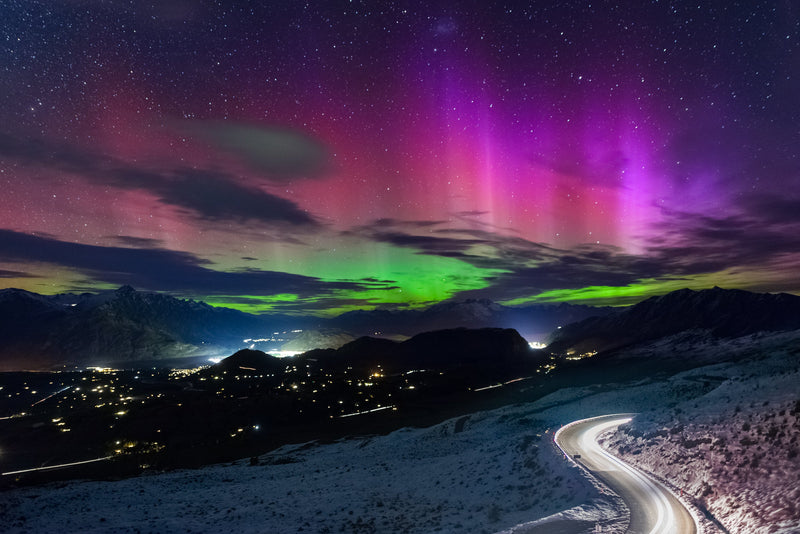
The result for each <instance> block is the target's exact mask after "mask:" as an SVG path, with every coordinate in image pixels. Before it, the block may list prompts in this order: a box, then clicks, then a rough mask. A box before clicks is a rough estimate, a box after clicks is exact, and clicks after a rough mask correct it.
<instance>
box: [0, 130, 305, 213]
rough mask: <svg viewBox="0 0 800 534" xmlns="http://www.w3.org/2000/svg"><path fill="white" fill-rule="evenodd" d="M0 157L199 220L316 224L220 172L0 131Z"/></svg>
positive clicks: (293, 206) (294, 208)
mask: <svg viewBox="0 0 800 534" xmlns="http://www.w3.org/2000/svg"><path fill="white" fill-rule="evenodd" d="M0 156H4V157H7V158H13V159H16V160H17V161H21V162H23V163H25V164H27V165H36V166H43V167H46V168H51V169H57V170H61V171H65V172H69V173H71V174H74V175H76V176H79V177H81V178H83V179H85V180H87V181H88V182H90V183H94V184H102V185H105V186H112V187H115V188H118V189H123V190H141V191H147V192H150V193H151V194H153V195H154V196H156V197H157V198H158V199H159V200H160V201H161V202H162V203H164V204H169V205H172V206H175V207H177V208H180V209H183V210H185V211H186V212H187V213H188V214H190V215H191V216H193V217H195V218H196V219H198V220H200V221H206V222H210V223H214V222H219V221H234V222H237V223H245V222H256V223H263V224H267V225H283V226H287V227H293V228H295V229H297V228H303V227H307V228H317V227H319V226H320V224H319V222H318V221H317V220H316V219H314V217H312V216H311V215H310V214H309V213H307V212H306V211H304V210H302V209H301V208H300V207H299V206H298V205H297V204H296V203H294V202H292V201H291V200H288V199H286V198H283V197H280V196H277V195H274V194H272V193H269V192H267V191H264V190H262V189H260V188H258V187H253V186H251V185H247V184H243V183H241V182H239V181H237V180H236V179H235V178H234V177H233V176H231V175H229V174H227V173H225V172H222V171H211V170H198V169H187V168H183V169H164V170H161V169H156V170H153V169H149V168H144V167H135V166H132V165H129V164H127V163H124V162H121V161H118V160H115V159H113V158H109V157H107V156H103V155H98V154H92V153H90V152H87V151H85V150H83V149H80V148H77V147H73V146H70V145H59V144H55V143H49V142H45V141H43V140H41V139H20V138H16V137H14V136H10V135H6V134H0Z"/></svg>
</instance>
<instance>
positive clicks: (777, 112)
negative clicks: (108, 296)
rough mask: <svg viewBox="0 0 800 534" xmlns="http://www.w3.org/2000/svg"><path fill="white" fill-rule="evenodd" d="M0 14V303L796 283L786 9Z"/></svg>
mask: <svg viewBox="0 0 800 534" xmlns="http://www.w3.org/2000/svg"><path fill="white" fill-rule="evenodd" d="M0 9H2V17H0V18H1V19H2V20H0V30H1V31H0V47H2V51H0V69H1V71H0V72H2V75H1V76H0V188H1V189H0V191H1V193H0V278H2V279H1V280H0V287H19V288H24V289H27V290H31V291H35V292H38V293H47V294H51V293H59V292H65V291H97V290H101V289H110V288H116V287H118V286H120V285H123V284H130V285H132V286H134V287H135V288H136V289H139V290H147V291H160V292H166V293H168V294H171V295H174V296H178V297H184V298H195V299H202V300H205V301H207V302H209V303H212V304H215V305H225V306H232V307H236V308H239V309H242V310H246V311H251V312H270V311H272V312H288V313H314V314H335V313H340V312H343V311H347V310H351V309H358V308H375V307H402V306H411V307H420V306H426V305H430V304H432V303H435V302H439V301H442V300H446V299H451V298H452V299H465V298H489V299H492V300H495V301H497V302H501V303H504V304H509V305H519V304H525V303H533V302H561V301H567V302H583V303H589V304H629V303H632V302H636V301H638V300H641V299H643V298H645V297H647V296H651V295H654V294H662V293H665V292H667V291H670V290H673V289H678V288H681V287H692V288H696V289H699V288H705V287H711V286H714V285H719V286H722V287H728V288H743V289H750V290H756V291H788V292H795V293H798V292H800V276H798V268H797V265H798V264H800V4H798V3H797V2H795V1H793V0H775V1H768V2H766V1H765V2H736V1H729V0H720V1H708V2H705V1H704V2H697V1H695V2H692V3H689V2H683V1H674V2H667V1H652V2H644V1H642V2H622V3H614V2H588V1H583V2H545V1H542V2H530V3H526V2H478V1H475V2H470V1H464V2H454V1H448V2H436V1H431V2H377V1H375V2H355V1H353V2H347V1H341V2H334V1H325V2H312V3H309V4H306V5H304V3H302V2H294V1H286V2H234V1H221V2H207V1H188V0H186V1H184V0H171V1H168V2H157V3H155V4H148V3H144V2H127V1H122V0H106V1H99V0H71V1H66V0H65V1H59V2H50V1H45V0H42V1H38V2H35V1H18V0H6V1H4V2H3V4H2V8H0Z"/></svg>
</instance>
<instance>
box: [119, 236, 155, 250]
mask: <svg viewBox="0 0 800 534" xmlns="http://www.w3.org/2000/svg"><path fill="white" fill-rule="evenodd" d="M106 239H109V240H111V241H116V242H117V243H119V244H120V245H122V246H127V247H132V248H161V247H162V245H163V244H164V242H163V241H162V240H160V239H150V238H147V237H134V236H130V235H109V236H106Z"/></svg>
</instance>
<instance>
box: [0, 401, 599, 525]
mask: <svg viewBox="0 0 800 534" xmlns="http://www.w3.org/2000/svg"><path fill="white" fill-rule="evenodd" d="M537 412H538V409H537V408H536V407H535V406H532V405H526V406H522V407H517V408H513V407H511V408H505V409H501V410H496V411H493V412H485V413H478V414H473V415H470V416H465V417H462V418H457V419H453V420H450V421H447V422H445V423H443V424H440V425H437V426H434V427H431V428H427V429H402V430H399V431H396V432H394V433H392V434H389V435H387V436H381V437H367V438H363V439H350V440H345V441H341V442H338V443H334V444H328V445H313V444H306V445H299V446H298V445H295V446H287V447H283V448H281V449H278V450H276V451H274V452H272V453H270V454H268V455H263V456H261V457H260V459H259V465H257V466H251V465H250V462H249V460H241V461H239V462H236V463H235V464H226V465H217V466H211V467H207V468H204V469H197V470H182V471H175V472H170V473H164V474H158V475H152V476H142V477H138V478H132V479H127V480H120V481H116V482H71V483H68V484H60V485H50V486H47V487H40V488H31V489H20V490H15V491H11V492H7V493H6V494H4V495H3V497H4V499H0V524H3V525H6V526H8V527H10V529H9V530H6V531H10V532H45V531H50V530H51V529H52V528H53V527H54V525H58V526H59V528H60V529H61V530H62V531H66V532H78V531H79V532H93V531H95V532H100V531H113V532H148V531H151V532H189V531H192V532H237V533H238V532H259V533H260V532H281V533H284V532H320V533H322V532H386V533H389V532H391V533H395V532H418V533H422V532H436V531H441V532H495V531H498V530H502V529H507V528H510V527H513V526H514V525H517V524H521V523H525V522H527V521H530V520H531V519H535V518H538V517H543V516H546V515H550V514H553V513H556V512H558V511H560V510H563V509H567V508H571V507H573V506H576V505H579V504H582V503H586V502H590V501H592V500H593V499H599V501H597V502H595V504H596V505H597V506H598V507H600V508H604V509H606V510H607V509H608V508H609V505H608V503H609V502H611V501H610V500H609V499H608V498H603V496H602V495H600V494H599V493H598V491H597V490H596V489H595V488H594V487H593V486H592V484H591V483H589V482H588V481H586V480H585V479H583V478H582V477H580V475H578V474H577V470H576V469H575V468H572V467H569V466H568V465H567V463H566V462H564V461H563V459H562V458H561V457H560V456H559V455H558V453H557V452H556V451H555V448H554V447H553V445H552V427H551V423H550V422H548V420H547V419H548V418H547V417H546V414H541V413H537ZM542 416H544V418H542ZM548 429H549V430H550V431H549V432H546V431H548ZM603 499H605V500H603ZM604 503H605V504H604ZM598 513H601V512H598ZM584 515H587V516H589V517H591V516H592V507H591V506H590V507H589V508H588V509H587V511H585V514H584ZM595 515H597V514H595Z"/></svg>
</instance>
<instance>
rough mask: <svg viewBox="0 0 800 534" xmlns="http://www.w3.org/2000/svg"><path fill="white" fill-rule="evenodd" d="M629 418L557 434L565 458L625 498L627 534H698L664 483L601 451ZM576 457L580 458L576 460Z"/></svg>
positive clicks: (589, 422)
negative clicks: (602, 444)
mask: <svg viewBox="0 0 800 534" xmlns="http://www.w3.org/2000/svg"><path fill="white" fill-rule="evenodd" d="M631 417H632V416H631V415H630V414H616V415H605V416H600V417H593V418H591V419H583V420H580V421H575V422H573V423H570V424H568V425H565V426H563V427H561V428H560V429H559V430H558V431H557V432H556V434H555V436H554V440H555V443H556V445H557V446H558V447H559V448H560V449H561V451H562V452H563V453H564V456H566V457H568V458H571V459H572V461H574V462H575V463H577V464H578V465H580V466H582V467H583V468H584V469H586V471H588V472H589V473H591V474H592V475H593V476H595V477H596V478H598V479H600V480H601V481H602V482H603V483H604V484H606V485H607V486H608V487H609V488H610V489H611V490H612V491H614V492H615V493H617V494H618V495H619V496H620V497H622V499H623V501H625V504H626V505H628V508H629V509H630V512H631V521H630V524H629V527H628V530H627V532H629V533H631V534H633V533H636V534H696V533H697V532H699V531H700V529H699V526H698V524H697V521H696V519H695V518H694V517H693V516H692V514H691V513H690V512H689V510H688V509H686V507H685V506H683V504H682V503H681V502H680V501H679V500H678V498H677V497H676V496H675V495H674V494H673V493H672V492H671V491H670V490H669V489H667V488H666V487H664V486H663V485H662V484H661V483H659V482H657V481H656V480H653V479H652V478H650V477H649V476H647V475H645V474H644V473H642V472H641V471H639V470H638V469H636V468H634V467H631V466H630V465H628V464H627V463H625V462H623V461H622V460H620V459H619V458H617V457H616V456H614V455H612V454H611V453H609V452H608V451H606V450H604V449H603V448H602V447H600V444H599V443H598V442H597V439H598V438H599V437H600V435H602V434H603V433H605V432H608V431H609V430H611V429H613V428H616V427H618V426H619V425H621V424H624V423H627V422H628V421H630V420H631ZM576 455H577V456H576Z"/></svg>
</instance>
